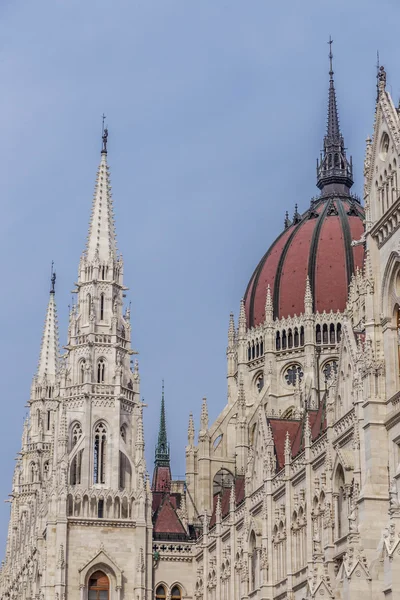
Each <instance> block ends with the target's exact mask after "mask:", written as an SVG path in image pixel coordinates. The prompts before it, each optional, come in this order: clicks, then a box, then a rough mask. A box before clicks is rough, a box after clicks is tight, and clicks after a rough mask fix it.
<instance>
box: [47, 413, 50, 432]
mask: <svg viewBox="0 0 400 600" xmlns="http://www.w3.org/2000/svg"><path fill="white" fill-rule="evenodd" d="M50 425H51V410H48V411H47V431H49V430H50Z"/></svg>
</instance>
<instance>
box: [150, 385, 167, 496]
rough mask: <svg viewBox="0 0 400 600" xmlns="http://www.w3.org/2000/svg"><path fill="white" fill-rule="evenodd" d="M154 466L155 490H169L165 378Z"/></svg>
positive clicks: (153, 485) (153, 487)
mask: <svg viewBox="0 0 400 600" xmlns="http://www.w3.org/2000/svg"><path fill="white" fill-rule="evenodd" d="M154 466H155V468H154V473H153V484H152V490H153V492H169V491H170V488H171V467H170V458H169V445H168V439H167V426H166V419H165V399H164V380H163V382H162V393H161V410H160V427H159V430H158V441H157V446H156V452H155V461H154Z"/></svg>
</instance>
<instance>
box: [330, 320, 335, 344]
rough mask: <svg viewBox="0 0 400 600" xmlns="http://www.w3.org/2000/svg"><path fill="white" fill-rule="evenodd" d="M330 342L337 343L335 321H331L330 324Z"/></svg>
mask: <svg viewBox="0 0 400 600" xmlns="http://www.w3.org/2000/svg"><path fill="white" fill-rule="evenodd" d="M329 343H330V344H334V343H335V325H334V324H333V323H331V324H330V326H329Z"/></svg>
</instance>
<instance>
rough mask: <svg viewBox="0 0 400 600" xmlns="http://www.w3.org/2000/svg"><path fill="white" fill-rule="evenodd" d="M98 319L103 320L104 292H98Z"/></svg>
mask: <svg viewBox="0 0 400 600" xmlns="http://www.w3.org/2000/svg"><path fill="white" fill-rule="evenodd" d="M100 321H104V294H100Z"/></svg>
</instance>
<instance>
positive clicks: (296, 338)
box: [294, 327, 299, 348]
mask: <svg viewBox="0 0 400 600" xmlns="http://www.w3.org/2000/svg"><path fill="white" fill-rule="evenodd" d="M298 346H299V330H298V329H297V327H295V328H294V347H295V348H298Z"/></svg>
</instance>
